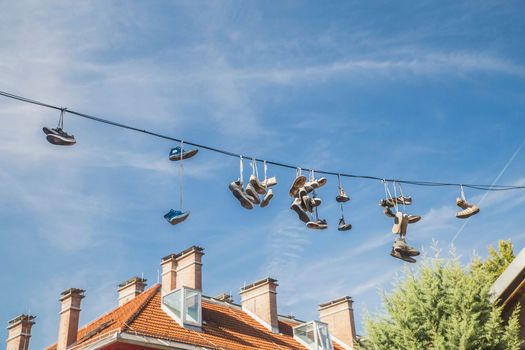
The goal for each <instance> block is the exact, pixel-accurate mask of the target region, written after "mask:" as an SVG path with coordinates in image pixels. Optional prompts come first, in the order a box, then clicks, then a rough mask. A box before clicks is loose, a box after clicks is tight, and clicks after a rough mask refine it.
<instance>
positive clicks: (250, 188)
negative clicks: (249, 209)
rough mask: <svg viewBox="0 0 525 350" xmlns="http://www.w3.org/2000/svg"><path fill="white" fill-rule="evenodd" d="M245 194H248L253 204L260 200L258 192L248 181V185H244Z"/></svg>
mask: <svg viewBox="0 0 525 350" xmlns="http://www.w3.org/2000/svg"><path fill="white" fill-rule="evenodd" d="M245 192H246V194H247V195H248V198H249V199H250V201H251V202H252V203H253V204H259V203H261V200H260V199H259V194H258V193H257V191H256V190H255V188H253V186H252V183H251V182H250V183H248V185H246V190H245Z"/></svg>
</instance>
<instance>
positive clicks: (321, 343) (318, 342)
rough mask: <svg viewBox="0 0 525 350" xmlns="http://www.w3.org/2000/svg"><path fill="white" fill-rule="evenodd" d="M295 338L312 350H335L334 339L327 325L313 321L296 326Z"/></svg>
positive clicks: (294, 330)
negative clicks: (331, 337)
mask: <svg viewBox="0 0 525 350" xmlns="http://www.w3.org/2000/svg"><path fill="white" fill-rule="evenodd" d="M293 336H294V338H295V339H297V340H298V341H299V342H300V343H302V344H303V345H305V346H306V347H308V348H310V349H312V350H333V346H332V339H330V333H329V332H328V325H327V324H326V323H322V322H318V321H311V322H308V323H303V324H302V325H299V326H296V327H294V329H293Z"/></svg>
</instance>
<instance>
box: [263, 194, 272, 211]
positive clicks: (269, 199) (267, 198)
mask: <svg viewBox="0 0 525 350" xmlns="http://www.w3.org/2000/svg"><path fill="white" fill-rule="evenodd" d="M272 198H273V193H271V192H270V193H268V194H267V195H266V197H264V199H263V200H262V202H261V208H264V207H266V206H268V204H270V201H271V200H272Z"/></svg>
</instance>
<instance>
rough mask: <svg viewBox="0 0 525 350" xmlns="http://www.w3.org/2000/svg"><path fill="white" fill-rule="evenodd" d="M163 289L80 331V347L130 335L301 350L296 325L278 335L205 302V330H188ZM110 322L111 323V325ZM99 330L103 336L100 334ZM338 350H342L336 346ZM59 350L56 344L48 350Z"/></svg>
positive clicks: (237, 348) (235, 349) (236, 311)
mask: <svg viewBox="0 0 525 350" xmlns="http://www.w3.org/2000/svg"><path fill="white" fill-rule="evenodd" d="M159 287H160V286H159V285H155V286H153V287H151V288H150V289H148V290H147V291H146V292H144V293H142V294H141V295H139V296H137V297H136V298H135V299H133V300H131V301H129V302H128V303H126V304H124V305H122V306H121V307H118V308H116V309H114V310H113V311H111V312H109V313H107V314H105V315H104V316H102V317H100V318H99V319H98V320H96V321H94V322H91V323H90V324H88V325H87V326H86V327H84V328H82V329H80V330H79V331H78V339H79V340H78V341H77V346H78V345H82V344H88V343H91V342H92V340H94V339H99V338H101V337H102V336H101V335H103V334H104V335H108V334H110V333H113V332H118V331H121V332H126V333H129V334H133V335H142V336H147V337H152V338H157V339H163V340H168V341H173V342H179V343H185V344H190V345H196V346H202V347H206V348H213V349H232V350H248V349H282V348H284V349H301V350H304V349H305V347H304V346H303V345H301V344H300V343H299V342H297V341H296V340H295V339H294V338H293V335H292V327H293V323H292V322H290V323H288V322H281V321H279V329H280V332H281V333H282V334H274V333H272V332H271V331H269V330H268V329H267V328H265V327H264V326H262V325H261V324H260V323H259V322H257V321H256V320H254V319H253V318H252V317H250V316H249V315H248V314H246V313H245V312H243V311H242V310H241V309H240V308H239V307H237V306H234V305H229V304H227V303H220V302H217V303H216V302H211V301H208V300H205V299H204V298H203V300H202V318H203V321H204V322H203V325H202V330H201V331H195V330H191V329H186V328H184V327H182V326H180V325H179V324H178V323H177V322H176V321H175V320H174V319H172V318H171V317H170V316H168V315H167V314H166V313H165V312H164V311H163V310H162V309H161V292H160V288H159ZM106 322H111V323H110V324H109V325H108V324H105V323H106ZM101 328H104V329H101ZM98 329H101V330H100V332H99V333H100V334H93V333H96V332H97V330H98ZM334 348H335V349H336V350H341V349H342V348H341V347H340V346H338V345H337V344H334ZM54 349H56V344H55V345H53V346H51V347H49V348H48V349H46V350H54Z"/></svg>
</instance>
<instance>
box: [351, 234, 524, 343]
mask: <svg viewBox="0 0 525 350" xmlns="http://www.w3.org/2000/svg"><path fill="white" fill-rule="evenodd" d="M499 248H500V251H499V252H498V251H496V250H495V249H492V248H491V249H490V250H489V257H488V258H487V260H485V261H484V262H482V261H480V260H479V259H475V260H474V261H472V263H471V265H470V266H468V267H465V266H462V265H461V263H460V261H459V259H458V258H457V257H456V256H455V255H454V253H452V258H450V259H446V260H444V259H440V258H439V257H437V256H436V257H435V258H433V259H425V260H424V261H423V262H422V263H421V265H419V266H418V267H417V268H416V269H415V270H410V269H407V270H406V271H405V273H404V276H403V277H402V278H400V279H399V280H397V281H396V283H395V287H394V289H393V291H392V292H390V293H388V294H384V295H383V307H384V311H383V313H382V314H379V315H376V316H375V317H370V316H368V317H367V320H366V322H365V329H366V336H365V341H364V343H363V344H361V346H360V347H359V346H358V347H357V348H359V349H370V350H394V349H400V350H419V349H421V350H423V349H424V350H428V349H432V350H485V349H486V350H489V349H490V350H499V349H501V350H519V349H520V344H521V342H520V339H519V322H518V316H519V310H515V312H514V314H513V315H512V317H511V318H510V320H509V322H508V323H505V322H504V321H503V319H502V318H501V308H500V307H499V306H497V305H494V304H493V303H491V301H490V298H489V296H490V287H491V285H492V283H493V282H494V281H495V279H496V278H497V276H499V274H501V272H502V271H503V270H504V268H505V267H506V266H507V265H508V263H509V262H510V261H512V259H513V257H514V255H513V253H512V244H511V243H510V242H500V246H499Z"/></svg>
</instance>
